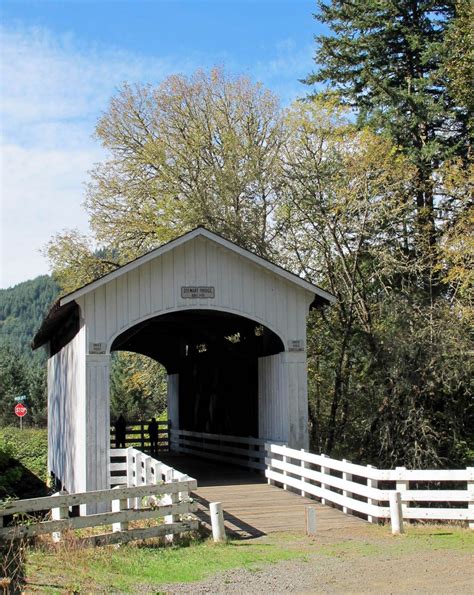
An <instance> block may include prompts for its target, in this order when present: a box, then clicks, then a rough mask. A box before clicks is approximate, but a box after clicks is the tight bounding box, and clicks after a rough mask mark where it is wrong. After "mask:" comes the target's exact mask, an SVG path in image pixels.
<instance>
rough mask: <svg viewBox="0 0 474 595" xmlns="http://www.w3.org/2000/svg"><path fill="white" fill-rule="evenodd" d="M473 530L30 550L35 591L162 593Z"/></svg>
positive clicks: (410, 552)
mask: <svg viewBox="0 0 474 595" xmlns="http://www.w3.org/2000/svg"><path fill="white" fill-rule="evenodd" d="M473 547H474V532H472V531H469V530H467V529H461V528H457V527H454V526H439V525H432V526H419V525H418V526H409V527H407V533H406V534H405V535H402V536H398V537H394V536H392V535H391V534H390V529H389V527H386V526H385V527H377V526H368V525H363V526H361V528H360V530H358V531H357V532H352V531H351V532H350V534H349V536H348V537H347V538H346V539H344V540H341V539H340V538H339V539H335V538H333V537H332V536H331V534H330V533H329V534H325V535H322V536H317V537H315V538H312V539H310V538H308V537H306V536H304V535H301V534H299V535H296V534H294V533H293V534H292V533H278V534H272V535H270V536H267V537H265V538H262V539H258V540H252V541H229V542H228V543H226V544H223V545H216V544H214V543H212V542H210V541H197V542H191V544H190V545H189V546H187V547H178V546H173V547H156V546H155V547H153V546H150V545H148V546H146V545H145V546H143V545H142V546H140V545H128V546H123V547H121V548H119V549H114V548H112V547H107V548H97V549H85V548H84V549H77V548H76V549H75V548H74V547H72V548H68V547H67V546H64V547H60V548H59V549H55V550H49V551H42V550H32V551H30V553H29V555H28V562H27V567H26V571H27V572H26V574H27V577H28V590H29V591H32V590H33V591H34V590H41V591H42V592H50V593H59V592H64V591H68V592H71V591H77V592H94V593H98V592H111V591H112V592H121V593H131V592H138V591H152V592H157V591H158V590H159V589H160V586H161V585H163V584H167V583H194V582H196V581H200V580H203V579H206V578H208V577H211V576H213V575H215V574H218V573H220V572H223V571H225V570H229V569H233V568H245V569H249V570H257V569H259V568H261V567H262V565H266V564H273V563H276V562H279V561H282V560H309V561H313V560H315V559H317V558H318V557H321V556H324V557H325V556H328V557H336V558H344V559H346V558H353V557H368V558H377V557H382V558H384V559H387V557H394V558H403V557H404V556H407V557H413V556H414V555H416V554H417V553H419V552H430V551H443V550H444V551H450V552H459V553H460V554H463V553H467V552H469V551H472V549H473Z"/></svg>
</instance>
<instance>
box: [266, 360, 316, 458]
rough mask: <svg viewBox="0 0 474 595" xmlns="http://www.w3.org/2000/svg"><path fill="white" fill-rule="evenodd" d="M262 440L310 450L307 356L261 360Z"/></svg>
mask: <svg viewBox="0 0 474 595" xmlns="http://www.w3.org/2000/svg"><path fill="white" fill-rule="evenodd" d="M258 406H259V408H258V423H259V438H264V439H265V440H269V441H276V442H285V443H287V444H288V445H289V446H291V447H292V448H308V389H307V370H306V352H296V353H291V352H283V353H277V354H276V355H270V356H267V357H261V358H259V360H258Z"/></svg>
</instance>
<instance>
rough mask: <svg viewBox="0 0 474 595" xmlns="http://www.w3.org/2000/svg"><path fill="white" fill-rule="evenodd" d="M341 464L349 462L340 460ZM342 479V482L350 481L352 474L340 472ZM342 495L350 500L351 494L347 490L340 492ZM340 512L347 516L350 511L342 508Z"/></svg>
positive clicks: (344, 507)
mask: <svg viewBox="0 0 474 595" xmlns="http://www.w3.org/2000/svg"><path fill="white" fill-rule="evenodd" d="M342 462H343V463H350V461H348V460H347V459H342ZM342 479H343V480H344V481H352V474H351V473H346V471H343V472H342ZM342 495H343V496H346V497H347V498H352V492H348V491H347V490H342ZM342 512H343V513H344V514H349V513H351V512H352V511H351V509H350V508H347V506H343V507H342Z"/></svg>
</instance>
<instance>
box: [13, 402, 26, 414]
mask: <svg viewBox="0 0 474 595" xmlns="http://www.w3.org/2000/svg"><path fill="white" fill-rule="evenodd" d="M27 411H28V410H27V408H26V407H25V406H24V405H23V403H18V405H15V415H18V417H25V415H26V412H27Z"/></svg>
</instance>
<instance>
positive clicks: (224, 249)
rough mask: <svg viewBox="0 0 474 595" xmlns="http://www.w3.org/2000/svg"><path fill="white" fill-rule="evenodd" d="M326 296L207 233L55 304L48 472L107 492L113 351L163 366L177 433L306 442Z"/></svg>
mask: <svg viewBox="0 0 474 595" xmlns="http://www.w3.org/2000/svg"><path fill="white" fill-rule="evenodd" d="M333 299H334V298H333V297H332V296H331V295H330V294H329V293H327V292H326V291H324V290H322V289H320V288H318V287H316V286H315V285H312V284H311V283H308V282H307V281H305V280H303V279H301V278H299V277H297V276H295V275H294V274H292V273H290V272H288V271H286V270H284V269H283V268H280V267H279V266H276V265H274V264H272V263H270V262H268V261H266V260H265V259H263V258H260V257H259V256H257V255H255V254H253V253H251V252H249V251H248V250H245V249H243V248H241V247H239V246H237V245H236V244H234V243H232V242H230V241H228V240H226V239H224V238H222V237H220V236H219V235H216V234H214V233H211V232H210V231H208V230H206V229H204V228H198V229H195V230H194V231H191V232H189V233H187V234H185V235H183V236H181V237H179V238H177V239H175V240H173V241H171V242H169V243H167V244H165V245H164V246H161V247H160V248H157V249H156V250H153V251H152V252H150V253H148V254H145V255H144V256H142V257H140V258H137V259H136V260H134V261H132V262H130V263H128V264H126V265H124V266H122V267H121V268H119V269H117V270H115V271H113V272H111V273H109V274H107V275H105V276H104V277H101V278H100V279H97V280H96V281H93V282H92V283H89V284H88V285H86V286H84V287H82V288H80V289H77V290H76V291H74V292H72V293H70V294H69V295H66V296H65V297H63V298H61V299H60V300H59V301H58V302H57V304H56V305H55V307H53V309H52V310H51V311H50V313H49V314H48V316H47V317H46V319H45V320H44V322H43V324H42V326H41V328H40V330H39V331H38V333H37V335H36V337H35V339H34V344H33V346H34V347H35V348H37V347H39V346H41V345H44V346H45V347H46V348H47V350H48V355H49V359H48V427H49V457H48V464H49V470H50V472H51V473H53V474H54V476H55V477H56V478H57V479H58V480H59V481H60V483H61V485H62V486H63V488H65V489H66V490H67V491H69V492H77V491H85V490H94V489H104V488H107V487H109V481H110V480H109V476H110V474H109V464H110V463H109V435H110V399H109V366H110V354H111V352H113V351H116V350H126V351H132V352H136V353H141V354H144V355H147V356H149V357H151V358H153V359H155V360H157V361H158V362H160V363H161V364H163V365H164V366H165V368H166V370H167V374H168V413H169V420H170V425H171V428H172V430H173V431H176V430H187V431H190V432H193V431H194V432H204V433H207V434H225V435H233V436H245V437H248V436H251V437H254V438H259V439H266V440H270V441H273V442H280V443H281V442H284V443H287V444H288V445H289V446H292V447H295V448H307V446H308V429H307V424H308V403H307V372H306V318H307V315H308V311H309V309H310V308H311V307H314V306H317V305H320V304H324V303H329V302H331V301H332V300H333Z"/></svg>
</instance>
